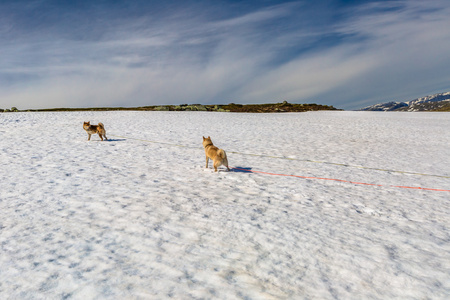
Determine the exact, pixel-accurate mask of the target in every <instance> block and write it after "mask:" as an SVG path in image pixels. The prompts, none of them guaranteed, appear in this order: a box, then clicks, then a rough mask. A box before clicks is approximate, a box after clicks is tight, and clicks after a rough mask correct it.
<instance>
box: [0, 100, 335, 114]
mask: <svg viewBox="0 0 450 300" xmlns="http://www.w3.org/2000/svg"><path fill="white" fill-rule="evenodd" d="M117 110H128V111H130V110H134V111H136V110H138V111H216V112H249V113H276V112H306V111H317V110H339V109H337V108H335V107H333V106H329V105H320V104H315V103H312V104H295V103H289V102H287V101H284V102H282V103H266V104H236V103H230V104H224V105H214V104H212V105H202V104H181V105H156V106H140V107H91V108H44V109H25V110H19V109H17V108H15V107H13V108H11V109H5V110H2V109H0V112H2V111H4V112H25V111H30V112H36V111H41V112H43V111H117Z"/></svg>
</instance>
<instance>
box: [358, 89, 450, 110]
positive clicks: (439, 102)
mask: <svg viewBox="0 0 450 300" xmlns="http://www.w3.org/2000/svg"><path fill="white" fill-rule="evenodd" d="M360 110H363V111H450V92H445V93H439V94H434V95H429V96H425V97H421V98H417V99H414V100H411V101H406V102H394V101H391V102H386V103H379V104H375V105H371V106H368V107H365V108H362V109H360Z"/></svg>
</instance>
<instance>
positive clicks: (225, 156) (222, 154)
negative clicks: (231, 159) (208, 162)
mask: <svg viewBox="0 0 450 300" xmlns="http://www.w3.org/2000/svg"><path fill="white" fill-rule="evenodd" d="M217 156H218V157H220V158H221V159H224V158H227V154H226V153H225V151H223V150H222V149H219V150H217Z"/></svg>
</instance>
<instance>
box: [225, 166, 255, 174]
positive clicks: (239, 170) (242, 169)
mask: <svg viewBox="0 0 450 300" xmlns="http://www.w3.org/2000/svg"><path fill="white" fill-rule="evenodd" d="M230 172H236V173H251V172H252V168H250V167H234V168H230Z"/></svg>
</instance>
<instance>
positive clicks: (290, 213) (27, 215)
mask: <svg viewBox="0 0 450 300" xmlns="http://www.w3.org/2000/svg"><path fill="white" fill-rule="evenodd" d="M83 121H91V123H93V124H96V123H97V122H103V123H104V124H105V128H106V135H107V136H108V137H109V139H110V140H109V141H105V142H101V141H100V139H99V137H98V136H93V137H92V139H91V141H90V142H88V141H87V134H86V132H85V131H84V130H83V128H82V124H83ZM449 128H450V113H376V112H309V113H293V114H234V113H212V112H71V113H67V112H60V113H4V114H0V166H1V169H0V298H1V299H167V298H174V299H334V298H338V299H396V298H397V299H399V298H402V299H445V298H447V299H448V298H449V297H450V192H448V191H447V192H446V191H430V190H417V189H406V188H399V187H393V186H409V187H423V188H433V189H446V190H450V178H449V177H450V159H449V157H450V134H449ZM208 135H210V136H211V138H212V140H213V142H214V143H215V145H216V146H218V147H220V148H223V149H225V151H227V153H228V160H229V163H230V166H231V167H240V168H245V169H248V170H253V171H263V172H269V173H277V174H290V175H300V176H311V177H325V178H335V179H342V180H347V181H357V182H362V183H375V184H379V185H383V186H367V185H360V184H352V183H347V182H337V181H328V180H321V179H303V178H295V177H284V176H276V175H267V174H260V173H247V172H242V171H237V170H234V171H230V172H226V171H225V169H224V168H223V167H222V168H221V171H220V172H218V173H214V172H213V171H212V166H211V164H210V169H205V157H204V151H203V149H202V146H201V143H202V136H208ZM246 154H254V155H246ZM283 157H284V158H283ZM287 158H289V159H287ZM341 164H342V165H341ZM358 166H361V167H365V168H359V167H358ZM389 170H390V171H389ZM393 171H404V172H409V173H402V172H393ZM412 173H420V174H428V175H437V176H428V175H419V174H412Z"/></svg>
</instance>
